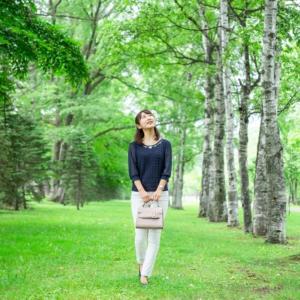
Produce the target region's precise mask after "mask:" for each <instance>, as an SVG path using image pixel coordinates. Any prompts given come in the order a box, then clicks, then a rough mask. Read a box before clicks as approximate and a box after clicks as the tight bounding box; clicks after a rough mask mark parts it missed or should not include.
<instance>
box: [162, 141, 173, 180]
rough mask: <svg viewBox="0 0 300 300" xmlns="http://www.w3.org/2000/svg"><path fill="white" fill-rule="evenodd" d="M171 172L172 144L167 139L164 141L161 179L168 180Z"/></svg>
mask: <svg viewBox="0 0 300 300" xmlns="http://www.w3.org/2000/svg"><path fill="white" fill-rule="evenodd" d="M171 172H172V146H171V143H170V142H169V141H166V148H165V166H164V170H163V172H162V175H161V179H165V180H166V181H167V182H168V181H169V178H170V176H171Z"/></svg>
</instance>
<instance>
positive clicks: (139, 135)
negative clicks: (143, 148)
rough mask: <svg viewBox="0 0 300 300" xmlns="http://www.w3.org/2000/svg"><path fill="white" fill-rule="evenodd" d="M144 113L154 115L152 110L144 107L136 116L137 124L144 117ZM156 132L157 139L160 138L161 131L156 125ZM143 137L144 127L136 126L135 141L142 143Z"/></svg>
mask: <svg viewBox="0 0 300 300" xmlns="http://www.w3.org/2000/svg"><path fill="white" fill-rule="evenodd" d="M142 113H145V114H149V115H152V116H154V114H153V113H152V112H151V111H150V110H148V109H143V110H141V111H140V112H139V113H138V114H137V115H136V117H135V124H136V125H140V120H141V118H142ZM154 117H155V116H154ZM154 132H155V140H159V138H160V133H159V131H158V129H157V128H156V126H154ZM143 137H144V131H143V129H139V128H136V132H135V135H134V140H135V142H136V143H138V144H142V143H143Z"/></svg>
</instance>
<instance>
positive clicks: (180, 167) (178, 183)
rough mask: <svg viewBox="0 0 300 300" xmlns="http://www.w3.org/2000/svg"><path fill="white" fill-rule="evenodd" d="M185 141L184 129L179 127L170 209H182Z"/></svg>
mask: <svg viewBox="0 0 300 300" xmlns="http://www.w3.org/2000/svg"><path fill="white" fill-rule="evenodd" d="M185 140H186V128H185V127H180V144H179V149H178V159H177V166H176V173H175V177H176V178H175V182H174V193H173V195H174V196H173V199H172V207H173V208H176V209H183V207H182V194H183V193H182V192H183V176H184V164H185V162H184V147H185Z"/></svg>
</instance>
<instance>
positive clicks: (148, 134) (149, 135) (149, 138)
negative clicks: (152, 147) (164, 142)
mask: <svg viewBox="0 0 300 300" xmlns="http://www.w3.org/2000/svg"><path fill="white" fill-rule="evenodd" d="M155 137H156V136H155V131H154V128H149V129H144V138H143V141H144V142H145V143H146V144H149V143H151V142H153V141H155Z"/></svg>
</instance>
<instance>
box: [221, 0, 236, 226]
mask: <svg viewBox="0 0 300 300" xmlns="http://www.w3.org/2000/svg"><path fill="white" fill-rule="evenodd" d="M220 13H221V21H220V25H221V28H220V35H221V51H222V55H224V53H225V51H226V47H227V44H228V34H227V32H228V31H229V20H228V2H227V0H222V1H221V11H220ZM222 74H223V77H222V80H223V87H224V94H223V95H224V102H225V109H226V158H227V172H228V222H227V225H228V226H230V227H234V226H238V225H239V220H238V198H237V189H236V185H237V184H236V171H235V163H234V145H233V137H234V132H233V128H234V114H233V109H232V100H231V87H230V73H229V67H228V62H225V61H224V64H223V72H222Z"/></svg>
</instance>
